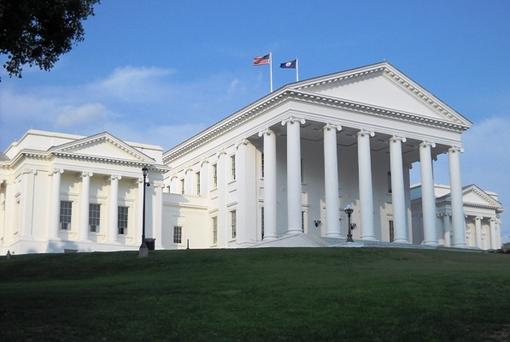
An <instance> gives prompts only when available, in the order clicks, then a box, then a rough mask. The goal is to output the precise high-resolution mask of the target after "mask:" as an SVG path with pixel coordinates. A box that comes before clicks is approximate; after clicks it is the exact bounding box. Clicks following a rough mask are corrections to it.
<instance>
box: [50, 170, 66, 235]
mask: <svg viewBox="0 0 510 342" xmlns="http://www.w3.org/2000/svg"><path fill="white" fill-rule="evenodd" d="M62 173H64V170H62V169H55V170H52V171H51V172H50V176H51V195H50V196H51V198H50V204H49V223H48V239H49V240H51V239H57V238H58V232H59V224H60V222H59V219H60V175H61V174H62Z"/></svg>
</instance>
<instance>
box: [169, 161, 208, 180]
mask: <svg viewBox="0 0 510 342" xmlns="http://www.w3.org/2000/svg"><path fill="white" fill-rule="evenodd" d="M205 164H209V160H204V161H202V162H201V163H200V167H203V166H204V165H205ZM174 177H176V176H174Z"/></svg>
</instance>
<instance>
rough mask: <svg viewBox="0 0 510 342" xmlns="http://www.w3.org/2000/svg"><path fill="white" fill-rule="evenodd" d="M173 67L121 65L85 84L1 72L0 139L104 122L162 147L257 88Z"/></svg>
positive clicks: (85, 129) (93, 127)
mask: <svg viewBox="0 0 510 342" xmlns="http://www.w3.org/2000/svg"><path fill="white" fill-rule="evenodd" d="M174 75H175V71H174V70H172V69H165V68H156V67H133V66H126V67H119V68H116V69H115V70H113V71H112V72H111V73H110V74H108V75H106V76H105V77H104V78H103V79H98V80H96V81H94V82H90V83H84V84H74V85H73V84H67V85H65V86H24V83H23V82H22V81H20V80H14V79H13V80H7V82H4V83H3V84H2V87H0V127H1V130H2V134H0V146H4V147H5V146H7V145H8V144H9V143H10V142H12V141H13V140H14V139H16V138H17V137H19V136H21V135H23V133H24V132H25V131H26V130H27V129H29V128H36V129H46V130H57V131H66V132H70V133H77V134H83V135H86V134H93V133H97V132H99V131H102V130H109V131H111V132H112V133H115V134H117V135H118V136H119V137H121V138H124V139H129V140H136V141H141V142H150V143H155V144H158V145H161V146H162V147H164V148H168V147H171V146H173V145H175V144H176V143H178V142H179V141H182V140H184V139H186V138H188V137H190V136H191V135H193V134H194V133H196V132H197V131H198V130H200V129H201V128H203V127H206V126H208V125H210V124H211V123H213V122H215V121H217V120H219V119H221V118H222V117H224V116H225V115H228V114H230V113H232V112H233V111H234V110H236V109H238V108H241V107H243V106H244V105H245V104H246V103H247V102H249V101H250V100H252V99H255V98H257V97H258V96H259V93H260V91H257V90H258V88H259V87H258V83H257V82H253V83H248V82H247V81H241V79H243V78H241V79H240V78H237V77H234V76H233V75H230V74H229V73H221V74H216V75H206V76H203V77H200V78H198V79H195V80H189V81H186V82H184V81H178V80H177V79H175V77H174ZM253 77H255V76H253ZM247 84H250V86H249V88H251V89H250V90H251V92H250V91H248V86H247Z"/></svg>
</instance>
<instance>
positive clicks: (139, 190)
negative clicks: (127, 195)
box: [135, 177, 144, 245]
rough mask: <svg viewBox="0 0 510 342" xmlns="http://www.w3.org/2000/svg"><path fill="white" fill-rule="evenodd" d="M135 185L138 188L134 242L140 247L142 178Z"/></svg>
mask: <svg viewBox="0 0 510 342" xmlns="http://www.w3.org/2000/svg"><path fill="white" fill-rule="evenodd" d="M136 184H137V187H138V195H137V205H136V211H137V215H136V217H137V221H136V229H135V231H136V232H137V233H136V236H135V241H136V244H137V245H140V244H141V243H142V229H143V228H142V226H143V186H144V184H143V177H140V178H138V179H137V180H136Z"/></svg>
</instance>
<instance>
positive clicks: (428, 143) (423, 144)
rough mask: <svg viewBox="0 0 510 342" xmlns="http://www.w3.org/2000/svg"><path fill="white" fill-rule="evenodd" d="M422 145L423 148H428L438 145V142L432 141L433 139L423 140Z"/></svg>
mask: <svg viewBox="0 0 510 342" xmlns="http://www.w3.org/2000/svg"><path fill="white" fill-rule="evenodd" d="M420 147H421V148H426V147H432V148H434V147H436V143H434V142H431V141H422V142H421V143H420Z"/></svg>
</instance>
